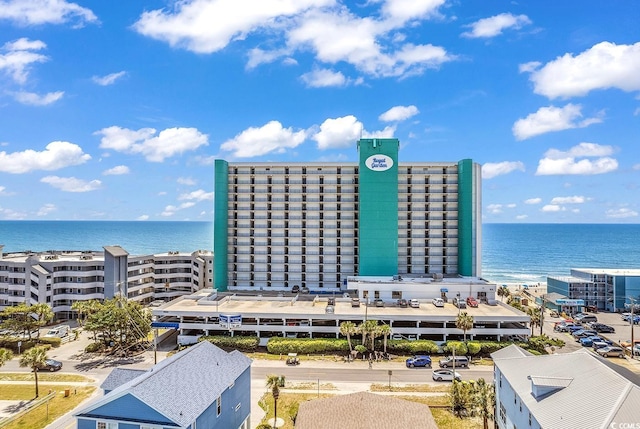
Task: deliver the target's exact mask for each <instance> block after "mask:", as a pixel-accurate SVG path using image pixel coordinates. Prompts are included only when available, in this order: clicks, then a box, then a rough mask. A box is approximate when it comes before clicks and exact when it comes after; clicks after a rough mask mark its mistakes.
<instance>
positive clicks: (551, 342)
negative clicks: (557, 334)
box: [526, 334, 565, 353]
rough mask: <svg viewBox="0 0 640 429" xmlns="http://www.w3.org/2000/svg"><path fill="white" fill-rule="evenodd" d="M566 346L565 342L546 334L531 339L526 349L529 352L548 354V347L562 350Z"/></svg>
mask: <svg viewBox="0 0 640 429" xmlns="http://www.w3.org/2000/svg"><path fill="white" fill-rule="evenodd" d="M564 346H565V342H564V341H562V340H560V339H557V338H551V337H549V336H548V335H546V334H542V335H540V336H537V337H531V338H529V341H528V342H527V343H526V348H527V349H529V350H535V351H537V352H539V353H547V347H558V348H562V347H564Z"/></svg>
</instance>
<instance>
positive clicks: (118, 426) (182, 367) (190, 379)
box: [75, 341, 251, 429]
mask: <svg viewBox="0 0 640 429" xmlns="http://www.w3.org/2000/svg"><path fill="white" fill-rule="evenodd" d="M101 387H102V388H103V390H104V392H105V395H104V396H103V397H102V398H100V399H99V400H97V401H96V402H94V403H92V404H90V405H88V406H87V407H85V408H84V409H82V410H80V411H78V412H77V413H75V417H76V419H77V422H78V424H77V427H78V429H170V428H184V429H213V428H225V429H226V428H240V429H248V428H249V426H250V411H251V359H249V358H248V357H246V356H245V355H243V354H242V353H240V352H238V351H237V350H234V351H232V352H230V353H227V352H225V351H224V350H222V349H220V348H218V347H216V346H214V345H213V344H211V343H209V342H208V341H203V342H201V343H198V344H196V345H194V346H193V347H190V348H188V349H186V350H184V351H182V352H180V353H177V354H176V355H174V356H172V357H170V358H167V359H165V360H164V361H162V362H160V363H159V364H157V365H155V366H153V367H152V368H151V369H149V370H148V371H140V370H126V369H122V368H117V369H115V370H114V371H113V372H112V373H111V374H110V375H109V377H107V379H106V380H105V381H104V383H103V384H102V386H101Z"/></svg>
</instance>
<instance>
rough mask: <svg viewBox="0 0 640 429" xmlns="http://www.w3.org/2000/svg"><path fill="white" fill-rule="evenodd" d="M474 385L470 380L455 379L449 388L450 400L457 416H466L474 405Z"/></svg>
mask: <svg viewBox="0 0 640 429" xmlns="http://www.w3.org/2000/svg"><path fill="white" fill-rule="evenodd" d="M472 396H473V395H472V385H471V383H469V382H468V381H458V380H453V383H452V384H451V389H450V390H449V395H448V397H449V402H450V404H451V410H452V412H453V414H454V415H455V416H458V417H465V416H467V415H468V414H469V411H470V409H471V407H472Z"/></svg>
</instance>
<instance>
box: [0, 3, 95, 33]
mask: <svg viewBox="0 0 640 429" xmlns="http://www.w3.org/2000/svg"><path fill="white" fill-rule="evenodd" d="M1 19H6V20H9V21H13V22H15V23H16V24H18V25H42V24H64V23H66V22H69V21H72V20H73V21H74V22H75V25H74V26H76V27H81V26H82V25H83V24H84V23H91V22H97V21H98V18H97V17H96V16H95V15H94V13H93V12H92V11H91V10H90V9H87V8H84V7H81V6H79V5H77V4H76V3H69V2H67V1H65V0H4V1H0V20H1Z"/></svg>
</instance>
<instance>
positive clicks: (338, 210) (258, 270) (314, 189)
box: [214, 139, 481, 291]
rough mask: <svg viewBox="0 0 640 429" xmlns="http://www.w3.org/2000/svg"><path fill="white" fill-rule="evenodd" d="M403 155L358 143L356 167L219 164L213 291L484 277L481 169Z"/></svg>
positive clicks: (376, 142)
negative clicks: (357, 279)
mask: <svg viewBox="0 0 640 429" xmlns="http://www.w3.org/2000/svg"><path fill="white" fill-rule="evenodd" d="M398 149H399V142H398V140H397V139H361V140H359V141H358V152H359V162H358V163H357V164H355V163H353V164H351V163H295V164H288V163H258V164H256V163H244V162H241V163H230V162H227V161H225V160H216V161H215V202H214V205H215V221H214V225H215V227H214V258H215V260H214V286H215V288H216V289H218V290H219V291H225V290H236V289H254V290H259V289H262V288H263V289H264V290H267V289H268V288H273V289H282V290H286V288H289V289H290V288H291V287H293V286H294V285H298V286H299V287H307V288H308V289H310V290H312V291H313V290H322V288H331V289H333V288H336V287H338V288H339V287H342V286H343V285H344V284H345V283H346V279H347V277H349V276H396V275H400V276H403V277H426V276H434V277H438V276H444V277H452V276H480V272H481V248H480V246H481V174H480V173H481V172H480V166H479V165H478V164H476V163H474V162H473V161H472V160H470V159H465V160H462V161H459V162H413V161H409V162H402V163H400V162H399V160H398Z"/></svg>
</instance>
